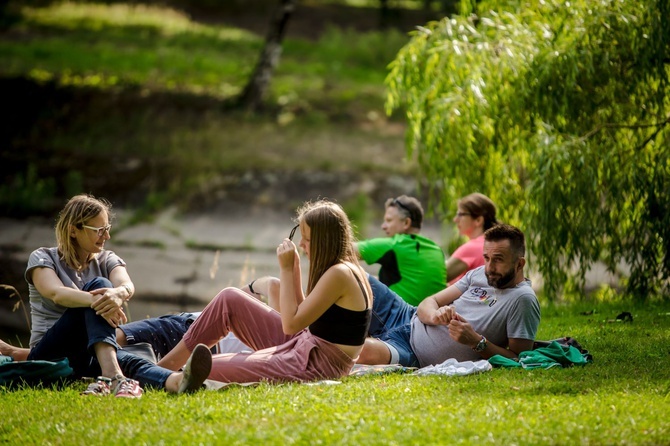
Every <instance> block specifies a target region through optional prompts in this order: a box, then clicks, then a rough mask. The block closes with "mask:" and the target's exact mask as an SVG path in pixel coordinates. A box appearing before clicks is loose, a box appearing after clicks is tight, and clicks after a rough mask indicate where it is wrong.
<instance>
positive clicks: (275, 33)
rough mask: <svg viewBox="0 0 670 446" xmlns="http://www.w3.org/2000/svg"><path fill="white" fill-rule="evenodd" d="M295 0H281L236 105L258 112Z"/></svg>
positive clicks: (279, 53) (280, 48)
mask: <svg viewBox="0 0 670 446" xmlns="http://www.w3.org/2000/svg"><path fill="white" fill-rule="evenodd" d="M296 3H297V0H281V2H280V4H279V7H278V8H277V10H276V11H275V14H274V17H273V18H272V23H270V29H269V30H268V34H267V36H266V38H265V47H264V48H263V51H262V52H261V57H260V59H259V61H258V64H257V65H256V68H255V70H254V73H253V75H252V76H251V79H249V82H248V83H247V85H246V87H244V90H243V91H242V94H240V96H239V99H238V103H239V105H240V106H241V107H243V108H246V109H247V110H250V111H254V112H256V111H259V110H260V109H261V108H262V107H263V101H264V99H265V95H266V93H267V89H268V86H269V85H270V80H271V79H272V74H273V72H274V69H275V67H276V66H277V65H278V64H279V57H280V56H281V51H282V46H281V44H282V40H283V39H284V34H285V32H286V25H287V23H288V20H289V18H290V17H291V13H292V12H293V10H294V9H295V5H296Z"/></svg>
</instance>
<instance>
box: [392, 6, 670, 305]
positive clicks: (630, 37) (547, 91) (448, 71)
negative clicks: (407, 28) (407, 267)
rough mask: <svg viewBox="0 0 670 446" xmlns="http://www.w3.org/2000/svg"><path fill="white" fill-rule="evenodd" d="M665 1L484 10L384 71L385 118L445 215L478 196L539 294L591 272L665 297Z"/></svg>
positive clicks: (421, 36) (669, 216)
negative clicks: (511, 241)
mask: <svg viewBox="0 0 670 446" xmlns="http://www.w3.org/2000/svg"><path fill="white" fill-rule="evenodd" d="M668 1H669V0H649V1H642V0H625V1H624V0H574V1H573V0H570V1H565V0H561V1H556V0H544V1H542V0H539V1H538V0H527V1H525V2H523V3H521V2H518V1H500V0H497V1H493V0H491V1H482V2H479V3H477V4H476V5H477V6H476V11H474V12H473V13H472V14H467V15H460V16H453V17H452V18H445V19H444V20H442V21H440V22H435V23H430V24H428V25H426V27H424V28H420V29H419V30H417V31H416V32H414V33H413V36H412V38H411V40H410V41H409V43H408V44H407V45H406V46H405V47H404V48H403V49H402V50H401V51H400V52H399V53H398V56H397V58H396V60H395V61H394V62H393V63H392V65H391V70H390V73H389V75H388V78H387V84H388V87H389V96H388V101H387V107H388V110H389V112H390V111H391V110H392V109H394V108H396V107H400V106H402V107H403V108H404V110H405V111H406V114H407V120H408V132H407V136H406V138H407V147H408V153H409V155H410V156H414V155H416V157H417V159H418V161H419V165H420V167H421V169H422V171H423V172H422V173H423V175H424V176H425V177H426V178H428V179H430V180H432V181H431V183H432V184H433V185H434V187H435V189H436V191H438V192H439V196H440V197H441V198H440V202H441V206H442V208H443V212H444V213H445V214H449V213H453V212H454V210H455V206H454V200H455V199H456V198H457V197H459V196H462V195H464V194H467V193H470V192H473V191H480V192H483V193H486V194H487V195H489V196H491V198H493V199H494V200H495V201H496V202H497V203H498V205H499V209H500V211H501V216H502V217H503V219H504V220H506V221H509V222H512V223H516V224H518V225H520V226H521V227H522V228H523V229H524V230H525V232H526V233H527V235H528V238H529V247H530V250H531V252H532V253H533V254H534V259H533V264H534V266H535V267H536V268H538V269H539V271H540V273H541V274H542V276H543V278H544V279H545V290H546V291H547V292H548V295H549V296H550V297H555V296H556V295H557V293H558V292H559V291H560V290H561V288H562V286H564V285H565V283H566V281H569V282H570V283H573V284H576V285H577V287H578V289H581V288H583V285H584V277H585V274H586V272H587V271H588V269H589V268H590V267H591V266H592V265H593V264H594V263H595V262H598V261H602V262H604V263H605V265H607V267H608V268H609V269H610V270H612V271H616V270H617V268H618V267H619V266H620V265H625V267H626V268H625V269H626V270H628V271H629V274H627V275H626V278H625V279H624V280H625V281H626V283H627V286H628V291H629V292H630V293H632V295H634V296H635V297H637V298H639V299H645V298H646V297H647V296H649V295H650V294H651V293H653V294H658V293H664V292H665V293H667V292H668V291H670V280H669V278H670V253H669V251H670V141H669V137H670V133H669V129H670V112H669V105H670V104H669V97H670V96H669V95H668V93H669V89H668V73H669V67H670V65H669V64H670V10H669V8H668ZM469 4H475V2H469Z"/></svg>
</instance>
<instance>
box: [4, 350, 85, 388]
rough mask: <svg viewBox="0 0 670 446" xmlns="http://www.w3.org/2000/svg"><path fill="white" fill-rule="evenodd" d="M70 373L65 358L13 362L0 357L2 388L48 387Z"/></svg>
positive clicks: (6, 357) (68, 363)
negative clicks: (22, 386) (21, 386)
mask: <svg viewBox="0 0 670 446" xmlns="http://www.w3.org/2000/svg"><path fill="white" fill-rule="evenodd" d="M8 358H9V359H8ZM72 372H73V370H72V367H70V362H69V361H68V359H67V358H63V359H57V360H55V361H43V360H34V361H14V360H13V359H12V358H10V357H9V356H2V355H0V385H2V386H13V385H17V384H27V385H44V384H47V385H48V384H53V383H55V382H57V381H61V380H64V379H65V378H67V377H69V376H70V375H72Z"/></svg>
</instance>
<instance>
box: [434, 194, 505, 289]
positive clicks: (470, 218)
mask: <svg viewBox="0 0 670 446" xmlns="http://www.w3.org/2000/svg"><path fill="white" fill-rule="evenodd" d="M454 223H456V227H457V228H458V232H459V233H460V234H461V235H463V236H465V237H468V238H469V239H470V240H468V241H467V242H466V243H464V244H463V245H461V246H459V247H458V249H456V251H454V253H453V254H452V255H451V257H449V258H448V259H447V260H446V262H445V263H446V267H447V281H448V282H449V285H452V284H454V283H456V282H457V281H458V279H460V278H461V277H463V275H465V273H466V272H468V271H470V270H471V269H474V268H477V267H478V266H482V265H484V231H486V230H487V229H489V228H491V227H493V226H495V225H497V224H498V220H496V205H495V204H494V203H493V201H491V199H490V198H489V197H487V196H486V195H483V194H480V193H473V194H470V195H466V196H465V197H463V198H461V199H460V200H459V201H458V211H457V212H456V216H455V217H454Z"/></svg>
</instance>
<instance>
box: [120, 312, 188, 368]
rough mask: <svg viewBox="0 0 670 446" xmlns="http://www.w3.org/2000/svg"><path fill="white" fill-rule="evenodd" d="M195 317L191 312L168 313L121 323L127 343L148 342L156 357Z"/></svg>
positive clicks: (182, 333) (173, 341)
mask: <svg viewBox="0 0 670 446" xmlns="http://www.w3.org/2000/svg"><path fill="white" fill-rule="evenodd" d="M195 319H196V316H195V315H193V314H192V313H180V314H168V315H165V316H161V317H152V318H150V319H142V320H140V321H135V322H131V323H129V324H124V325H121V326H120V327H119V328H120V329H121V330H122V331H123V332H124V333H125V335H126V341H127V342H128V344H137V343H138V342H148V343H149V344H151V346H152V347H153V349H154V352H155V353H156V357H157V358H158V359H159V360H160V358H162V357H164V356H165V355H166V354H167V353H168V352H169V351H170V350H172V349H173V348H174V347H175V346H176V345H177V344H178V343H179V341H181V339H182V338H183V337H184V334H185V333H186V330H188V327H189V326H190V325H191V324H192V323H193V321H194V320H195Z"/></svg>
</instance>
